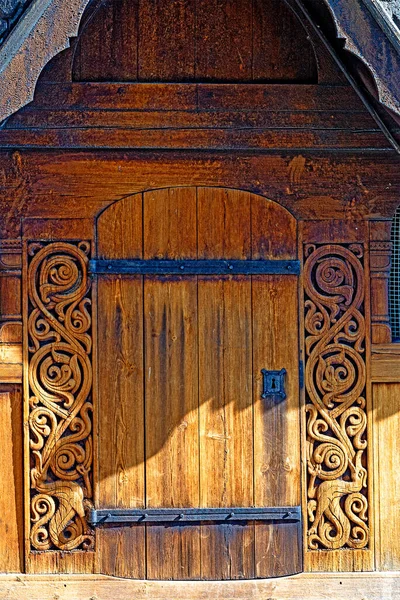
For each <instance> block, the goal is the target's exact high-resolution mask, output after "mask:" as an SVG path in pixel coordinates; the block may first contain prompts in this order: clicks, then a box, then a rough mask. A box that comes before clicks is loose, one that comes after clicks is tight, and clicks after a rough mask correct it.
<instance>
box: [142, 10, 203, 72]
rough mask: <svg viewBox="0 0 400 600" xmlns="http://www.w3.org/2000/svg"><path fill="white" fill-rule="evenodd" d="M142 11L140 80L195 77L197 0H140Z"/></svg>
mask: <svg viewBox="0 0 400 600" xmlns="http://www.w3.org/2000/svg"><path fill="white" fill-rule="evenodd" d="M139 15H140V17H139V18H140V37H139V80H141V81H185V80H190V79H193V76H194V62H195V38H194V26H195V0H170V1H169V2H161V1H160V0H141V1H140V9H139Z"/></svg>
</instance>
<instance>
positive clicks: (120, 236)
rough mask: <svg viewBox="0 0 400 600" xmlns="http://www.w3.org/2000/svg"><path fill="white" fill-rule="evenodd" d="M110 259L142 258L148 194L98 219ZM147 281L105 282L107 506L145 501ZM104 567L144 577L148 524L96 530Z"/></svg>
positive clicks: (102, 391)
mask: <svg viewBox="0 0 400 600" xmlns="http://www.w3.org/2000/svg"><path fill="white" fill-rule="evenodd" d="M97 225H98V227H97V253H98V256H99V257H103V258H137V257H141V256H142V247H143V234H142V195H141V194H138V195H136V196H133V197H131V198H126V199H124V200H122V201H120V202H118V203H116V204H114V205H113V206H112V207H110V209H108V211H106V212H105V213H103V215H101V216H100V217H99V219H98V223H97ZM143 361H144V358H143V282H142V278H141V277H140V276H126V277H120V276H110V275H108V276H104V277H101V278H99V281H98V358H97V362H98V420H99V440H100V441H99V460H98V463H99V464H98V472H99V485H98V492H97V498H96V503H97V505H98V506H99V507H110V508H135V507H136V508H139V507H143V506H144V496H145V490H144V484H145V480H144V459H145V456H144V388H143ZM96 544H97V548H96V552H97V565H98V570H99V571H100V572H101V573H105V574H108V575H115V576H119V577H133V578H143V577H145V573H146V565H145V527H144V526H143V525H136V526H135V527H117V528H113V527H104V528H99V529H98V530H97V534H96Z"/></svg>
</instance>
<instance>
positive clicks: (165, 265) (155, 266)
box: [89, 259, 300, 275]
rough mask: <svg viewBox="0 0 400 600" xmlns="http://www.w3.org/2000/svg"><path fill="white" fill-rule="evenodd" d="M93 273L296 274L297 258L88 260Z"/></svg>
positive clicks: (298, 267)
mask: <svg viewBox="0 0 400 600" xmlns="http://www.w3.org/2000/svg"><path fill="white" fill-rule="evenodd" d="M89 271H90V273H92V274H95V275H106V274H110V275H113V274H115V275H298V274H299V273H300V261H298V260H162V259H160V260H128V259H112V260H100V259H99V260H97V259H96V260H91V261H90V263H89Z"/></svg>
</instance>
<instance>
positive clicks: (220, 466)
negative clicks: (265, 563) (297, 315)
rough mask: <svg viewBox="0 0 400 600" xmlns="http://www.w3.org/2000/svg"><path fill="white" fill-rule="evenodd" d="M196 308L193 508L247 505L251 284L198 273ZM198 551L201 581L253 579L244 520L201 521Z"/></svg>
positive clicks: (250, 459)
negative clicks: (196, 478)
mask: <svg viewBox="0 0 400 600" xmlns="http://www.w3.org/2000/svg"><path fill="white" fill-rule="evenodd" d="M238 244H240V240H238ZM239 253H240V246H239ZM207 254H208V256H209V253H207ZM230 254H231V253H230V252H227V253H224V255H225V256H226V255H228V256H229V255H230ZM198 310H199V373H200V374H201V377H200V381H199V405H200V506H202V507H203V506H204V507H221V506H244V507H246V506H247V507H248V506H252V505H253V503H254V493H253V436H252V428H253V405H252V378H251V373H252V352H251V348H252V321H251V281H250V280H249V278H245V277H235V278H233V279H232V278H220V279H219V280H218V281H216V280H215V278H209V279H207V278H199V290H198ZM205 375H206V376H205ZM201 552H202V554H201V575H202V577H203V578H205V579H236V578H251V577H254V529H253V527H252V526H250V525H249V526H247V527H246V526H243V525H242V524H239V525H235V524H233V525H231V524H227V525H226V524H219V525H218V524H211V525H207V524H204V525H202V527H201Z"/></svg>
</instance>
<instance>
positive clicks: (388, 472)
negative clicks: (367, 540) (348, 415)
mask: <svg viewBox="0 0 400 600" xmlns="http://www.w3.org/2000/svg"><path fill="white" fill-rule="evenodd" d="M399 370H400V368H399V366H398V368H397V383H380V384H374V385H373V409H374V415H375V418H374V441H375V444H374V449H375V452H374V467H375V468H374V477H375V480H374V484H375V494H374V508H375V515H376V542H377V543H376V568H377V570H381V571H391V570H395V569H398V568H399V566H400V548H399V538H400V511H399V496H400V477H399V476H398V471H397V468H398V467H397V465H398V457H399V453H400V438H399V428H400V384H399V378H398V372H399ZM393 379H394V377H393Z"/></svg>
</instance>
